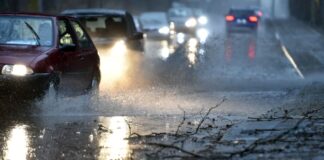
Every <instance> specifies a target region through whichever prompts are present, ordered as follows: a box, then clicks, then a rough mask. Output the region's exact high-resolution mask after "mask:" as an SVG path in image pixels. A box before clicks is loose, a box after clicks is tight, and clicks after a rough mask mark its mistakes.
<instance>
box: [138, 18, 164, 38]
mask: <svg viewBox="0 0 324 160" xmlns="http://www.w3.org/2000/svg"><path fill="white" fill-rule="evenodd" d="M139 19H140V23H141V26H142V28H143V31H144V32H145V34H146V38H148V39H153V40H167V41H169V39H170V28H169V21H168V18H167V14H166V13H165V12H144V13H142V14H141V15H140V18H139Z"/></svg>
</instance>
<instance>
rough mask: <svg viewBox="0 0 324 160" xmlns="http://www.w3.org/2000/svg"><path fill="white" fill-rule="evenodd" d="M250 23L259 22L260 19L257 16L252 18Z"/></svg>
mask: <svg viewBox="0 0 324 160" xmlns="http://www.w3.org/2000/svg"><path fill="white" fill-rule="evenodd" d="M249 21H250V22H258V17H257V16H250V17H249Z"/></svg>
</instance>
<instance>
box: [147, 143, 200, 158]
mask: <svg viewBox="0 0 324 160" xmlns="http://www.w3.org/2000/svg"><path fill="white" fill-rule="evenodd" d="M146 144H147V145H151V146H157V147H162V148H170V149H175V150H178V151H180V152H182V153H185V154H188V155H190V156H193V157H196V158H204V157H203V156H201V155H199V154H196V153H193V152H189V151H187V150H184V149H182V148H180V147H178V146H174V145H169V144H162V143H146Z"/></svg>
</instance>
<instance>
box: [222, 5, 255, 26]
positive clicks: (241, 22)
mask: <svg viewBox="0 0 324 160" xmlns="http://www.w3.org/2000/svg"><path fill="white" fill-rule="evenodd" d="M225 20H226V27H227V31H232V30H234V29H238V28H250V29H252V30H256V29H257V28H258V24H259V15H257V13H256V11H255V10H254V9H230V11H229V13H228V14H227V15H226V17H225Z"/></svg>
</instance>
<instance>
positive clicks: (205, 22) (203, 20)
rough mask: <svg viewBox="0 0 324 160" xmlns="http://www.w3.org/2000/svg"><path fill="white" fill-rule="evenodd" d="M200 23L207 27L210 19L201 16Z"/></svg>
mask: <svg viewBox="0 0 324 160" xmlns="http://www.w3.org/2000/svg"><path fill="white" fill-rule="evenodd" d="M198 22H199V24H201V25H206V24H207V23H208V18H207V17H206V16H200V17H199V18H198Z"/></svg>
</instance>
